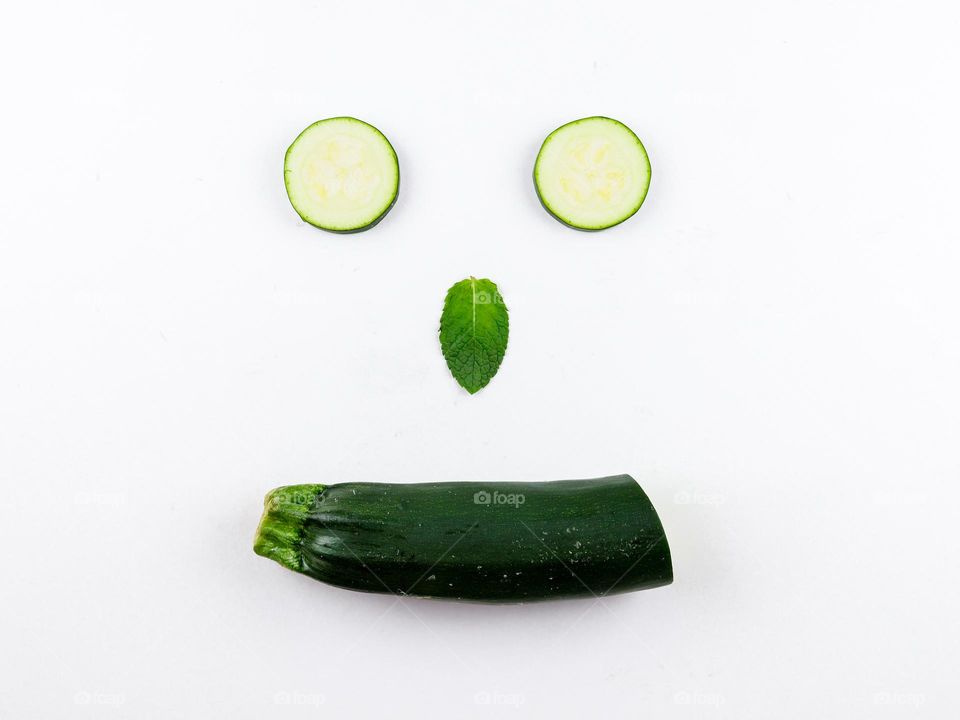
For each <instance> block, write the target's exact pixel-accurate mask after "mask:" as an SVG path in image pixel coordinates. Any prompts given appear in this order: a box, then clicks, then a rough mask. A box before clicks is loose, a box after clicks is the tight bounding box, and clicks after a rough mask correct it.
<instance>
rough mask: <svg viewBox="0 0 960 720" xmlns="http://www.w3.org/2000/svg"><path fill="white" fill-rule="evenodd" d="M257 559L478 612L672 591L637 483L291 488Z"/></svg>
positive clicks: (271, 504) (275, 499)
mask: <svg viewBox="0 0 960 720" xmlns="http://www.w3.org/2000/svg"><path fill="white" fill-rule="evenodd" d="M254 551H255V552H256V553H257V554H259V555H263V556H264V557H268V558H271V559H273V560H276V561H277V562H278V563H280V564H281V565H283V566H284V567H287V568H289V569H291V570H295V571H296V572H299V573H303V574H305V575H309V576H311V577H313V578H316V579H317V580H322V581H323V582H326V583H330V584H331V585H337V586H339V587H344V588H349V589H352V590H363V591H367V592H381V593H395V594H398V595H417V596H423V597H434V598H450V599H456V600H474V601H482V602H523V601H530V600H545V599H550V598H561V597H576V596H588V597H589V596H604V595H608V594H610V593H620V592H626V591H629V590H641V589H644V588H652V587H657V586H660V585H667V584H669V583H670V582H672V580H673V569H672V566H671V561H670V548H669V546H668V544H667V539H666V536H665V535H664V531H663V527H662V525H661V524H660V519H659V518H658V517H657V512H656V510H654V508H653V505H652V504H651V503H650V500H649V499H648V498H647V496H646V494H645V493H644V492H643V490H642V489H641V488H640V486H639V485H638V484H637V483H636V481H635V480H634V479H633V478H631V477H630V476H629V475H616V476H613V477H605V478H598V479H595V480H561V481H557V482H545V483H488V482H479V483H478V482H464V483H449V482H448V483H418V484H412V485H397V484H385V483H342V484H338V485H290V486H287V487H281V488H277V489H276V490H273V491H272V492H270V493H269V494H268V495H267V497H266V500H265V509H264V513H263V518H262V519H261V521H260V527H259V528H258V530H257V537H256V540H255V542H254Z"/></svg>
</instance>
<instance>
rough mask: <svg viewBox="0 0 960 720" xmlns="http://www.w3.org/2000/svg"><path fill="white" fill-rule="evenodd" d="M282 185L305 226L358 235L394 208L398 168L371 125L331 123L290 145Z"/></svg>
mask: <svg viewBox="0 0 960 720" xmlns="http://www.w3.org/2000/svg"><path fill="white" fill-rule="evenodd" d="M283 179H284V184H285V185H286V188H287V196H288V197H289V198H290V204H291V205H293V209H294V210H296V211H297V214H298V215H300V217H301V218H302V219H303V220H304V221H306V222H308V223H310V224H311V225H314V226H316V227H318V228H321V229H323V230H329V231H330V232H340V233H349V232H359V231H360V230H366V229H368V228H371V227H373V226H374V225H376V224H377V223H378V222H380V220H381V219H383V217H384V215H386V214H387V212H388V211H389V210H390V208H391V207H393V204H394V203H395V202H396V200H397V194H398V192H399V189H400V163H399V161H398V160H397V153H396V152H395V151H394V149H393V146H392V145H391V144H390V141H389V140H387V138H386V137H385V136H384V134H383V133H381V132H380V131H379V130H377V128H375V127H373V125H370V124H368V123H365V122H363V121H362V120H357V119H356V118H351V117H335V118H327V119H326V120H320V121H318V122H315V123H313V125H311V126H310V127H308V128H307V129H306V130H304V131H303V132H302V133H300V135H298V136H297V139H296V140H294V141H293V144H292V145H290V148H289V149H288V150H287V154H286V157H285V158H284V162H283Z"/></svg>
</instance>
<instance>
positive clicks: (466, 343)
mask: <svg viewBox="0 0 960 720" xmlns="http://www.w3.org/2000/svg"><path fill="white" fill-rule="evenodd" d="M509 330H510V323H509V320H508V318H507V306H506V305H504V304H503V298H502V297H501V296H500V291H499V290H498V289H497V286H496V285H495V284H494V283H493V282H491V281H490V280H486V279H484V280H477V279H476V278H475V277H470V278H467V279H466V280H461V281H460V282H458V283H457V284H456V285H454V286H453V287H452V288H450V289H449V290H447V298H446V300H444V302H443V314H442V315H441V316H440V350H442V351H443V357H444V359H446V361H447V367H448V368H450V372H451V373H452V374H453V377H454V379H455V380H456V381H457V382H458V383H460V386H461V387H462V388H463V389H464V390H466V391H467V392H468V393H470V394H471V395H472V394H473V393H475V392H477V390H479V389H480V388H482V387H484V386H485V385H486V384H487V383H488V382H490V380H491V379H492V378H493V376H494V375H496V374H497V370H498V369H499V368H500V363H501V362H502V361H503V353H504V352H505V351H506V349H507V335H508V334H509Z"/></svg>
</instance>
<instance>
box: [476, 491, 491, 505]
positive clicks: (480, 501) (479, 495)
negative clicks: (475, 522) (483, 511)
mask: <svg viewBox="0 0 960 720" xmlns="http://www.w3.org/2000/svg"><path fill="white" fill-rule="evenodd" d="M491 500H493V497H492V496H491V495H490V493H488V492H487V491H486V490H481V491H480V492H475V493H474V494H473V504H474V505H489V504H490V501H491Z"/></svg>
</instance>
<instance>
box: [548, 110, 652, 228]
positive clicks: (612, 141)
mask: <svg viewBox="0 0 960 720" xmlns="http://www.w3.org/2000/svg"><path fill="white" fill-rule="evenodd" d="M533 180H534V184H535V185H536V188H537V194H538V195H539V196H540V202H542V203H543V206H544V207H545V208H546V209H547V210H548V211H549V212H550V213H551V214H552V215H553V216H554V217H556V218H557V219H558V220H560V221H561V222H563V223H566V224H567V225H570V226H571V227H575V228H578V229H580V230H603V229H604V228H608V227H612V226H613V225H617V224H618V223H622V222H623V221H624V220H626V219H627V218H629V217H630V216H631V215H633V214H634V213H635V212H636V211H637V210H639V209H640V206H641V205H642V204H643V200H644V198H645V197H646V196H647V188H649V187H650V159H649V158H648V157H647V151H646V149H644V147H643V143H641V142H640V138H638V137H637V136H636V135H635V134H634V133H633V131H632V130H631V129H630V128H628V127H627V126H626V125H624V124H623V123H621V122H618V121H616V120H612V119H610V118H607V117H588V118H583V119H582V120H574V121H573V122H571V123H567V124H566V125H563V126H561V127H559V128H557V129H556V130H554V131H553V132H552V133H550V134H549V135H548V136H547V139H546V140H544V141H543V146H542V147H541V148H540V153H539V154H538V155H537V162H536V165H534V168H533Z"/></svg>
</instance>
